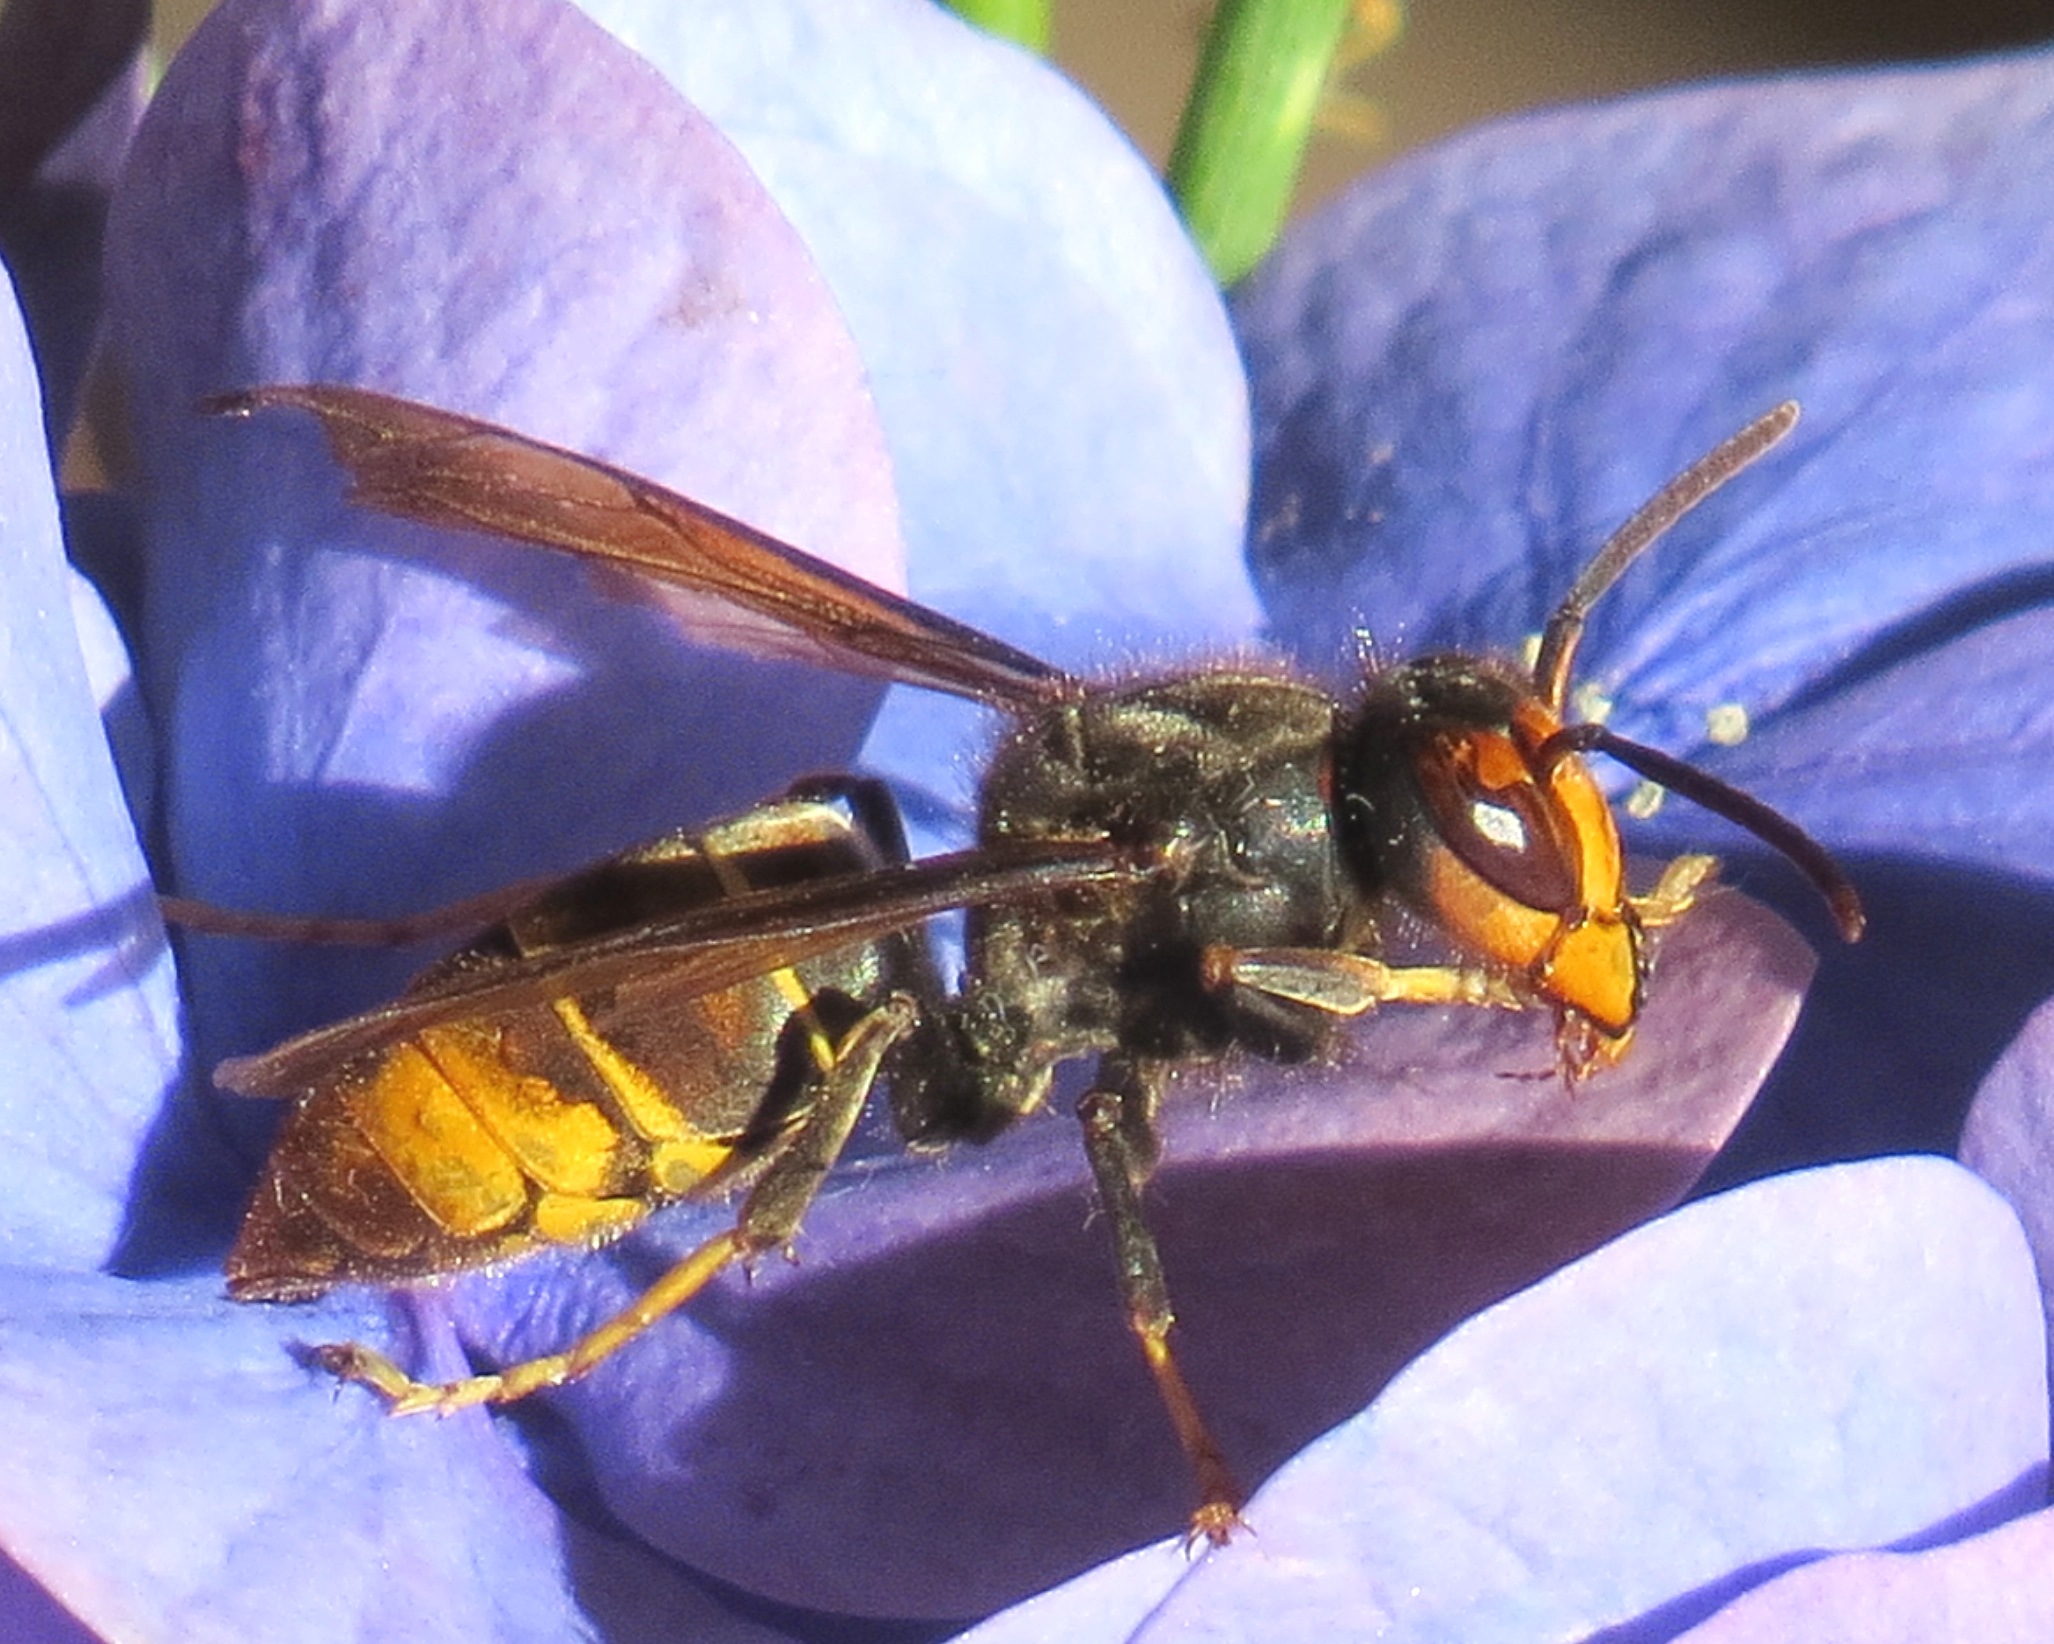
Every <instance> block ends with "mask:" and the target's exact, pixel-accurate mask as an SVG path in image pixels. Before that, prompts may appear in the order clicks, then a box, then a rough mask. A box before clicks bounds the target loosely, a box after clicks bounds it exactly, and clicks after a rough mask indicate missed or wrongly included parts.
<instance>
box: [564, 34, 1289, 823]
mask: <svg viewBox="0 0 2054 1644" xmlns="http://www.w3.org/2000/svg"><path fill="white" fill-rule="evenodd" d="M586 9H587V10H589V11H591V12H592V13H593V14H594V15H595V16H597V17H598V18H600V19H601V20H602V21H603V22H605V23H606V24H607V25H608V26H609V27H611V28H613V29H615V30H616V31H617V32H618V33H619V34H620V35H621V36H622V38H624V39H626V40H627V41H628V42H629V43H630V44H632V45H634V46H635V47H636V48H637V49H638V50H640V51H643V52H645V53H646V54H647V55H648V56H649V58H650V59H651V61H653V62H654V63H656V64H657V65H658V66H659V67H660V68H662V69H663V71H664V72H665V73H666V74H668V75H670V76H671V78H672V79H673V81H674V82H675V83H676V84H677V85H678V86H679V87H680V88H681V89H682V90H683V91H684V92H685V93H686V95H688V96H690V97H691V98H692V99H693V100H694V101H695V102H697V103H699V105H700V106H701V107H703V108H705V109H706V111H707V112H708V113H709V114H710V115H711V116H712V117H713V118H714V119H716V120H717V121H719V123H720V126H721V129H722V130H723V131H724V132H726V133H727V134H728V135H729V136H730V137H732V138H733V139H734V140H735V142H736V143H737V144H738V145H739V146H740V148H741V149H742V151H743V153H745V154H746V155H747V156H748V157H749V161H750V163H751V164H752V165H754V166H755V167H756V169H757V171H758V172H759V173H760V174H761V175H762V177H763V179H764V182H765V185H766V186H767V187H769V189H770V190H771V191H772V193H773V194H775V195H776V197H777V200H778V203H779V204H780V205H781V206H783V207H784V209H785V210H786V211H787V212H788V213H790V215H791V218H792V220H793V222H794V223H795V224H796V225H797V226H798V228H799V230H800V232H801V233H802V234H804V235H805V236H806V243H807V245H808V246H809V247H810V248H811V249H812V251H813V254H814V255H815V256H816V257H817V258H818V259H819V260H820V264H821V267H822V269H823V271H824V272H825V273H826V275H827V278H828V281H829V283H830V284H831V285H832V286H833V287H834V292H835V297H836V300H837V301H838V302H839V303H840V304H841V306H842V309H843V312H845V313H846V314H847V315H848V317H849V324H850V327H851V329H852V330H853V331H854V332H855V334H856V338H857V341H858V343H859V344H860V345H861V347H862V351H863V358H864V360H865V362H866V363H867V364H868V365H869V367H870V380H871V383H872V385H873V386H874V388H875V390H876V392H877V396H878V409H879V412H880V414H881V415H882V416H883V418H884V425H885V432H886V434H887V436H888V437H889V439H890V441H891V447H892V457H893V460H894V463H895V464H896V468H897V472H898V477H899V493H900V496H901V497H902V498H903V500H904V503H905V508H906V535H907V553H908V555H909V559H910V578H911V584H912V589H913V592H914V594H915V595H917V596H918V597H919V598H920V599H922V600H924V601H926V602H927V603H929V604H931V605H934V606H936V607H937V608H939V609H941V610H945V611H947V612H949V613H950V614H951V615H954V616H957V617H960V618H963V619H965V620H967V621H970V622H973V623H975V624H977V625H978V626H980V627H983V628H987V629H989V630H991V631H992V632H994V633H998V634H1001V635H1003V636H1005V637H1006V638H1007V639H1008V640H1010V641H1012V642H1013V643H1015V644H1018V645H1022V646H1024V647H1026V648H1027V649H1029V650H1031V651H1035V652H1037V653H1038V654H1041V655H1044V656H1047V657H1049V658H1050V659H1052V660H1054V661H1057V662H1060V663H1063V664H1064V665H1066V666H1071V667H1078V668H1083V669H1086V670H1101V669H1104V668H1106V667H1108V666H1118V665H1123V664H1124V665H1131V664H1133V663H1134V662H1136V661H1137V660H1140V659H1142V658H1146V659H1148V660H1150V661H1157V660H1163V659H1170V660H1181V659H1182V657H1183V656H1185V655H1188V654H1190V653H1192V652H1194V651H1195V652H1200V653H1203V654H1216V653H1217V652H1218V651H1219V650H1220V649H1222V648H1223V647H1225V646H1229V645H1233V644H1238V643H1240V642H1242V641H1244V640H1245V639H1246V638H1247V637H1248V635H1249V634H1250V633H1252V632H1253V630H1254V627H1255V621H1256V612H1255V605H1254V600H1253V596H1252V594H1251V593H1250V590H1249V587H1248V578H1247V572H1246V570H1245V568H1244V566H1243V563H1242V555H1241V541H1242V530H1243V521H1244V518H1245V512H1246V503H1247V488H1248V409H1247V389H1246V385H1245V382H1244V380H1243V377H1242V372H1241V362H1240V356H1239V354H1238V353H1237V351H1236V349H1235V346H1234V340H1233V337H1232V335H1231V333H1230V332H1229V331H1228V328H1227V324H1226V317H1225V313H1224V311H1223V309H1222V307H1221V303H1220V298H1219V292H1218V289H1217V287H1215V286H1214V284H1213V281H1212V276H1211V274H1210V273H1209V272H1208V271H1207V269H1206V268H1205V266H1204V264H1203V263H1202V262H1201V261H1200V260H1199V258H1198V256H1197V254H1196V252H1195V251H1194V250H1193V249H1192V246H1191V242H1190V239H1189V237H1188V236H1187V235H1186V234H1185V233H1184V230H1183V226H1182V224H1181V223H1180V222H1179V221H1178V219H1177V217H1176V215H1175V213H1174V212H1173V211H1172V210H1171V208H1170V206H1169V203H1168V201H1167V200H1166V199H1165V197H1164V195H1163V192H1162V186H1161V184H1160V183H1159V182H1158V180H1157V179H1156V177H1155V175H1154V174H1153V173H1152V172H1151V171H1150V170H1149V169H1148V167H1147V166H1146V164H1145V163H1144V162H1143V161H1142V160H1141V159H1140V157H1139V156H1138V155H1137V154H1136V153H1135V152H1134V150H1133V148H1132V146H1131V145H1130V144H1129V142H1128V141H1127V139H1126V138H1125V137H1124V136H1123V135H1122V134H1121V133H1120V132H1119V131H1118V130H1117V129H1116V128H1115V127H1114V126H1113V125H1112V124H1111V122H1110V121H1108V120H1107V119H1106V117H1105V115H1104V114H1103V113H1102V112H1101V111H1100V110H1099V109H1098V108H1097V107H1096V106H1095V105H1094V104H1092V103H1091V102H1090V101H1088V100H1087V99H1086V98H1084V97H1082V96H1081V95H1080V94H1079V93H1078V92H1077V90H1076V88H1075V87H1074V86H1072V85H1071V84H1070V83H1069V82H1068V81H1067V80H1065V79H1063V78H1062V77H1061V76H1060V75H1058V74H1056V73H1055V72H1054V71H1053V70H1051V69H1049V68H1048V67H1047V66H1046V65H1045V64H1043V63H1041V62H1040V61H1039V60H1037V59H1035V58H1033V57H1031V56H1029V55H1027V54H1025V53H1023V52H1019V51H1016V50H1014V49H1012V48H1011V47H1009V46H1007V45H1004V44H1002V43H1001V42H999V41H996V40H994V39H992V38H991V37H989V36H988V35H986V34H984V33H983V32H982V31H981V30H978V29H974V28H970V27H968V26H966V25H965V24H963V23H961V22H959V21H958V20H957V19H955V18H954V17H952V16H950V15H948V13H947V11H946V9H945V8H943V7H938V6H935V5H932V4H930V3H928V0H696V3H693V4H690V5H674V4H660V3H659V4H651V3H649V0H587V3H586ZM914 87H917V88H919V89H918V94H917V95H915V94H913V93H912V91H911V88H914ZM1112 225H1117V231H1116V232H1114V231H1111V227H1112ZM913 247H917V248H918V250H917V254H909V248H913ZM989 735H990V733H989V731H988V730H987V729H986V728H985V727H984V726H982V725H980V724H979V723H978V722H977V720H976V718H975V716H974V715H973V714H972V712H971V711H970V710H968V709H966V708H965V707H964V706H963V705H962V704H960V703H954V702H948V701H944V700H941V699H939V698H937V697H934V696H931V695H920V694H917V693H908V692H904V691H901V692H897V693H895V694H894V695H893V696H892V697H891V699H890V700H889V701H888V703H887V704H886V708H885V712H884V714H883V716H882V717H881V719H880V722H879V724H878V725H877V727H876V729H875V730H874V731H873V733H872V735H871V737H870V740H869V742H868V743H867V744H866V746H865V751H864V762H865V765H866V766H867V767H868V768H869V769H872V770H875V771H878V772H879V773H881V774H884V775H887V776H890V777H892V778H893V779H894V780H895V781H896V782H897V783H898V784H899V785H900V787H901V788H902V789H903V790H906V791H909V792H912V793H915V794H917V795H919V796H920V797H921V799H922V800H923V802H924V803H925V804H934V805H938V806H941V807H945V808H946V809H947V810H948V811H949V813H950V815H949V820H950V821H952V822H953V824H954V827H953V830H952V831H950V832H948V833H947V834H946V835H945V837H947V839H948V841H949V842H950V843H952V844H961V843H964V842H965V839H966V837H967V833H968V817H969V815H970V812H971V810H972V808H973V807H972V806H971V805H970V804H969V802H968V800H967V796H966V794H965V788H966V786H967V781H966V775H965V769H964V763H963V758H964V753H965V751H966V750H975V749H976V748H978V747H980V746H982V745H983V743H984V742H985V741H987V740H988V738H989Z"/></svg>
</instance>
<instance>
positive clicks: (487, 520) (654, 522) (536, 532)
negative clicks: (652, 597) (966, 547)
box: [208, 384, 1067, 709]
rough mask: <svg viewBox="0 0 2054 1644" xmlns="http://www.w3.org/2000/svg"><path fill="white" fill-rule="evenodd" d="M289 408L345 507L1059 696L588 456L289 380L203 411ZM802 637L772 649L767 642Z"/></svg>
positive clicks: (815, 645)
mask: <svg viewBox="0 0 2054 1644" xmlns="http://www.w3.org/2000/svg"><path fill="white" fill-rule="evenodd" d="M270 406H293V407H297V408H298V409H300V410H303V411H310V412H312V413H313V414H314V415H315V416H316V417H317V418H319V419H320V423H321V427H322V430H323V432H325V433H326V435H327V437H328V443H329V445H330V447H331V448H332V449H333V451H334V452H335V457H336V460H337V461H338V462H340V463H341V464H342V466H343V468H344V469H345V470H347V472H348V473H349V476H350V480H351V490H350V497H351V500H352V501H354V502H358V503H361V504H363V505H364V506H366V507H370V508H376V509H378V510H380V511H382V512H384V513H388V514H396V515H398V516H400V517H401V518H404V519H413V520H419V521H421V522H422V523H424V524H428V525H439V526H451V527H455V528H456V529H459V530H467V531H483V532H487V533H489V534H491V535H494V536H502V537H510V538H513V539H515V540H517V541H520V542H526V543H532V544H535V545H537V546H540V547H545V548H556V549H561V550H562V551H564V552H566V553H571V554H578V555H581V556H583V557H585V558H587V559H592V560H598V561H601V562H603V563H606V564H609V565H616V566H620V567H623V568H625V569H627V570H630V571H633V572H636V573H638V574H640V575H642V576H646V577H649V578H652V579H653V580H655V581H657V582H659V583H662V584H664V585H665V586H667V587H670V588H674V589H682V590H684V591H686V592H687V593H689V594H691V595H693V596H697V597H699V598H702V599H706V600H711V601H714V602H716V603H718V604H720V605H724V606H727V607H730V608H737V609H739V610H742V611H745V612H748V613H750V614H751V615H752V616H754V617H757V618H761V619H764V622H767V624H768V625H769V628H770V630H771V632H770V633H767V634H766V632H765V631H764V626H763V623H756V624H751V625H750V626H749V628H748V629H747V637H746V639H745V640H743V641H741V643H743V644H744V645H745V648H747V649H750V650H752V651H756V652H760V653H770V654H782V655H792V656H799V657H803V658H806V659H807V660H812V661H823V662H827V663H830V664H831V665H833V666H836V667H839V668H843V669H846V670H849V671H852V672H856V673H864V674H875V675H881V676H882V677H884V678H887V679H891V680H896V681H899V682H901V683H903V684H908V685H921V686H926V687H928V688H929V689H932V690H937V691H946V692H949V693H950V694H951V695H955V696H967V697H971V698H974V699H976V700H977V701H980V702H987V703H990V704H992V705H993V706H996V707H1003V708H1013V709H1024V708H1032V707H1034V706H1037V705H1039V704H1041V703H1045V702H1047V701H1048V700H1049V699H1050V698H1051V697H1053V696H1057V695H1059V694H1061V693H1062V691H1063V689H1064V687H1065V685H1066V683H1067V681H1066V676H1065V675H1063V674H1062V673H1061V672H1060V671H1059V670H1057V669H1055V668H1053V667H1051V666H1050V665H1049V664H1048V663H1046V662H1043V661H1041V660H1040V659H1039V658H1037V657H1033V656H1029V655H1028V654H1027V653H1026V652H1024V651H1016V650H1014V649H1013V648H1012V647H1011V646H1010V645H1007V644H1005V643H1003V642H1002V641H1000V640H997V639H994V638H992V637H991V636H990V635H989V634H986V633H983V632H980V631H979V630H978V629H975V628H972V627H969V626H967V625H965V624H963V623H960V622H954V621H951V620H950V619H949V618H948V617H945V616H943V615H941V614H940V613H939V612H937V611H930V610H928V609H927V608H926V607H925V606H923V605H919V604H916V603H915V602H914V601H912V600H909V599H902V598H900V597H899V596H898V595H896V594H891V593H887V592H885V591H884V590H883V589H881V588H876V587H873V586H871V585H870V584H869V583H867V582H865V581H863V580H862V579H861V578H860V577H854V576H851V575H849V574H848V573H847V572H846V571H843V570H840V569H838V568H837V567H835V566H833V565H829V564H828V563H827V562H826V561H824V560H820V559H815V558H814V557H813V556H812V555H811V554H808V553H805V552H804V551H802V550H800V549H798V548H794V547H792V546H790V545H789V544H788V543H783V542H779V541H778V540H777V539H776V538H774V537H770V536H766V535H764V534H763V533H762V532H761V531H757V530H755V529H753V528H752V527H750V526H747V525H744V524H743V523H742V522H741V521H740V520H734V519H729V518H728V517H727V516H726V515H725V514H722V513H718V512H716V511H715V510H714V509H711V508H707V507H705V506H703V505H702V504H699V503H696V502H692V501H689V500H688V499H686V498H684V497H681V496H678V495H677V494H676V493H674V492H671V491H666V490H665V489H664V488H663V487H662V486H660V485H656V484H653V483H652V482H651V481H649V480H646V479H642V478H640V477H638V476H637V475H634V474H630V473H627V472H625V471H624V470H622V469H618V468H610V467H608V466H607V465H606V464H605V463H602V462H595V461H594V460H593V459H592V458H590V457H584V456H580V455H578V454H577V453H576V452H574V451H565V450H562V449H560V448H559V447H557V446H553V445H544V444H543V443H541V442H540V441H539V440H531V439H528V438H527V437H526V436H524V435H521V434H516V433H513V432H512V431H510V430H508V429H505V428H500V427H497V426H495V425H494V424H492V423H489V422H479V421H477V420H475V419H473V418H470V417H460V416H457V415H456V414H455V413H453V412H449V411H439V410H436V409H434V408H433V407H431V406H425V405H420V404H417V403H415V402H414V401H412V400H403V399H396V398H394V397H393V396H392V395H389V394H377V393H373V392H371V391H370V390H368V389H363V388H344V387H339V386H335V385H332V384H292V385H273V386H266V387H263V388H253V389H249V390H246V391H244V392H241V393H235V394H226V395H222V396H221V397H219V398H217V399H214V400H211V401H209V402H208V408H209V409H210V410H213V411H217V412H222V413H225V414H228V415H234V416H247V415H248V414H250V413H251V412H253V411H258V410H262V409H264V408H266V407H270ZM779 635H782V636H784V638H785V639H787V640H797V641H799V642H801V643H798V644H796V645H794V644H780V643H779V642H778V636H779Z"/></svg>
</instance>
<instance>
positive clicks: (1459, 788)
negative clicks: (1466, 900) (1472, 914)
mask: <svg viewBox="0 0 2054 1644" xmlns="http://www.w3.org/2000/svg"><path fill="white" fill-rule="evenodd" d="M1413 774H1414V776H1415V778H1416V779H1417V781H1418V783H1419V791H1420V795H1421V797H1422V798H1423V799H1424V800H1425V801H1426V808H1427V811H1428V814H1429V815H1430V816H1431V817H1432V819H1433V826H1434V831H1435V832H1436V833H1437V834H1438V835H1439V836H1440V838H1441V841H1442V843H1443V844H1445V845H1446V846H1447V847H1448V848H1449V849H1450V850H1451V851H1453V852H1454V853H1455V854H1456V855H1457V856H1458V857H1460V858H1461V859H1462V861H1463V862H1464V863H1465V864H1466V865H1467V866H1468V867H1469V868H1471V869H1472V870H1473V871H1474V872H1476V873H1477V874H1478V875H1480V876H1481V877H1482V878H1483V879H1484V880H1485V881H1486V882H1487V883H1489V884H1490V885H1492V886H1493V887H1495V888H1496V889H1498V890H1500V891H1502V892H1504V893H1505V894H1506V895H1507V896H1509V897H1511V898H1513V899H1514V900H1515V901H1517V902H1519V903H1521V904H1522V905H1523V906H1526V907H1529V908H1538V909H1542V910H1545V911H1548V912H1553V913H1566V912H1569V911H1570V910H1572V909H1574V908H1576V907H1578V906H1579V905H1580V900H1579V889H1580V888H1579V886H1578V883H1577V873H1576V865H1575V864H1576V852H1575V850H1574V848H1573V843H1574V842H1573V841H1572V840H1570V839H1569V838H1567V837H1565V835H1566V833H1567V831H1568V823H1567V821H1566V819H1565V818H1563V817H1562V815H1561V813H1560V807H1558V806H1557V805H1556V804H1555V803H1554V802H1553V800H1552V798H1551V796H1550V795H1549V793H1548V790H1547V788H1546V787H1545V786H1544V785H1543V784H1542V783H1540V782H1536V781H1535V780H1534V773H1533V770H1532V767H1531V766H1530V765H1529V764H1528V763H1527V760H1526V756H1525V755H1524V754H1523V753H1522V752H1521V751H1520V750H1519V748H1518V747H1517V746H1516V745H1515V744H1514V743H1513V742H1512V740H1511V739H1510V738H1509V737H1506V736H1504V735H1502V734H1501V733H1499V732H1497V731H1487V730H1466V731H1453V732H1444V733H1442V734H1441V735H1438V736H1435V737H1432V738H1429V739H1428V740H1427V741H1425V742H1423V743H1422V744H1421V745H1420V747H1419V748H1418V750H1417V753H1416V755H1415V758H1414V763H1413Z"/></svg>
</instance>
